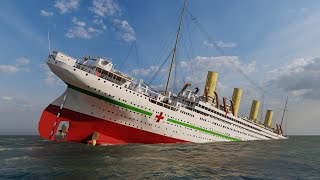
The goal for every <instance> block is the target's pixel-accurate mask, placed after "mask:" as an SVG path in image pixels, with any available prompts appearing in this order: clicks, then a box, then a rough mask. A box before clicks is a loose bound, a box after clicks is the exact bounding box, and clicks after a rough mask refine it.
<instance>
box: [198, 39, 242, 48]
mask: <svg viewBox="0 0 320 180" xmlns="http://www.w3.org/2000/svg"><path fill="white" fill-rule="evenodd" d="M203 44H204V45H205V46H208V47H219V48H234V47H237V44H236V43H233V42H223V41H214V42H210V41H207V40H206V41H204V42H203Z"/></svg>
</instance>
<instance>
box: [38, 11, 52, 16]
mask: <svg viewBox="0 0 320 180" xmlns="http://www.w3.org/2000/svg"><path fill="white" fill-rule="evenodd" d="M40 15H41V16H45V17H49V16H53V12H48V11H46V10H41V11H40Z"/></svg>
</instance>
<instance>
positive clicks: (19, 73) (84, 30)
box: [0, 0, 320, 135]
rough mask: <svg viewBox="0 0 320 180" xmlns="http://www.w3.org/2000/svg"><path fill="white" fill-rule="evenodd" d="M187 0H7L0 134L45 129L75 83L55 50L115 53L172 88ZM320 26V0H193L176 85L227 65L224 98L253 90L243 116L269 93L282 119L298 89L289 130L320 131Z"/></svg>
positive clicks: (0, 46) (128, 68)
mask: <svg viewBox="0 0 320 180" xmlns="http://www.w3.org/2000/svg"><path fill="white" fill-rule="evenodd" d="M182 6H183V0H175V1H172V0H162V1H158V0H135V1H131V0H121V1H120V0H88V1H85V0H54V1H51V0H41V1H40V0H30V1H17V0H1V1H0V27H1V28H0V37H1V41H0V52H1V58H0V82H1V83H0V134H37V126H38V121H39V118H40V116H41V113H42V111H43V110H44V109H45V107H46V106H47V105H48V104H50V103H51V102H52V101H53V100H54V99H55V98H57V97H58V96H59V95H61V94H62V93H63V92H64V90H65V89H66V85H65V84H64V83H63V82H62V81H61V80H59V79H58V78H57V77H56V76H55V75H54V74H53V73H51V72H50V70H49V69H48V67H47V65H46V58H47V56H48V54H49V52H50V51H49V50H58V51H62V52H64V53H66V54H68V55H70V56H72V57H75V58H77V59H81V58H82V57H83V56H85V55H90V56H99V57H105V58H107V59H109V60H111V61H112V62H113V63H114V64H116V68H118V69H119V70H121V71H123V72H125V73H127V74H129V75H132V76H133V77H135V78H137V79H140V78H141V79H144V81H145V82H146V83H149V84H150V85H151V86H152V87H153V88H154V89H157V90H164V86H165V79H166V76H167V72H168V67H169V61H170V60H171V59H170V58H169V60H168V61H165V60H166V57H168V56H169V55H170V52H171V51H172V49H173V47H174V40H175V35H176V32H177V29H178V24H179V16H180V14H181V10H182ZM319 30H320V1H317V0H309V1H298V0H283V1H276V0H270V1H255V0H247V1H231V0H224V1H222V0H215V1H212V0H201V1H196V0H188V1H187V10H186V11H185V15H184V18H183V22H182V29H181V36H180V39H179V44H178V46H177V57H176V60H175V66H174V70H175V71H174V73H173V78H172V80H171V84H170V90H173V91H175V92H177V91H179V90H180V89H181V88H182V86H183V84H184V83H187V82H189V83H191V84H192V85H193V86H192V87H191V88H195V87H196V86H198V87H199V88H200V89H203V86H204V83H205V77H206V73H207V71H217V72H218V73H219V79H218V85H217V91H218V93H219V96H220V97H222V96H225V97H227V98H228V99H230V97H231V96H232V91H233V88H235V87H241V88H242V89H243V96H242V99H241V105H240V113H239V114H240V115H244V116H247V115H248V114H249V111H250V106H251V102H252V100H253V99H257V100H263V108H262V109H263V112H264V111H266V110H267V109H271V110H274V119H273V124H275V123H279V122H280V121H281V115H282V110H281V109H283V107H284V103H285V99H286V97H287V96H288V97H289V102H288V111H287V113H286V116H285V128H284V129H285V132H286V133H287V134H290V135H319V133H320V121H319V117H320V111H319V110H318V107H320V82H319V78H320V33H319ZM48 34H49V36H48ZM48 37H49V38H48ZM48 39H50V43H49V40H48ZM49 45H50V49H49ZM164 62H166V63H164ZM162 64H164V66H163V67H162V68H160V67H161V66H162ZM155 72H158V73H157V76H155V78H152V77H153V75H154V74H155ZM259 117H262V120H261V121H263V120H264V114H262V116H261V115H259Z"/></svg>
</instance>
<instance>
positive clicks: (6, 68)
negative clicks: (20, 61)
mask: <svg viewBox="0 0 320 180" xmlns="http://www.w3.org/2000/svg"><path fill="white" fill-rule="evenodd" d="M18 71H20V69H19V68H18V67H16V66H13V65H0V73H16V72H18Z"/></svg>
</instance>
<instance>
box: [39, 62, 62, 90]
mask: <svg viewBox="0 0 320 180" xmlns="http://www.w3.org/2000/svg"><path fill="white" fill-rule="evenodd" d="M40 68H41V69H42V71H43V72H45V78H44V79H43V81H44V83H45V84H46V85H48V86H54V85H58V84H59V83H61V81H60V79H59V78H58V77H57V76H56V75H55V74H54V73H53V72H52V71H51V70H50V68H49V67H48V65H47V64H41V65H40Z"/></svg>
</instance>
